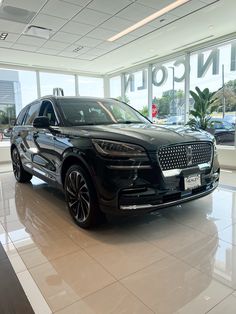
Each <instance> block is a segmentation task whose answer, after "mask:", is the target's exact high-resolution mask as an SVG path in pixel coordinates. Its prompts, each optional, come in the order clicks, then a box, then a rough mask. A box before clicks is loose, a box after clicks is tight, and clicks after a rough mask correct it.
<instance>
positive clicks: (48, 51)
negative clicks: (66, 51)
mask: <svg viewBox="0 0 236 314" xmlns="http://www.w3.org/2000/svg"><path fill="white" fill-rule="evenodd" d="M37 53H43V54H46V55H52V56H56V55H58V53H59V51H58V50H53V49H46V48H40V49H39V50H37Z"/></svg>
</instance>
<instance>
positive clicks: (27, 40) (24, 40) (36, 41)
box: [16, 35, 46, 47]
mask: <svg viewBox="0 0 236 314" xmlns="http://www.w3.org/2000/svg"><path fill="white" fill-rule="evenodd" d="M16 43H17V44H23V45H28V46H34V47H40V46H42V45H43V44H44V43H46V39H41V38H37V37H32V36H26V35H22V36H21V37H20V38H19V39H18V40H17V42H16Z"/></svg>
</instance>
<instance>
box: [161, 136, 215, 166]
mask: <svg viewBox="0 0 236 314" xmlns="http://www.w3.org/2000/svg"><path fill="white" fill-rule="evenodd" d="M158 158H159V162H160V166H161V168H162V170H163V171H165V170H171V169H184V168H188V167H194V166H197V165H199V164H204V163H210V162H211V158H212V144H211V143H201V142H198V143H190V144H183V145H169V146H162V147H161V148H160V149H159V151H158Z"/></svg>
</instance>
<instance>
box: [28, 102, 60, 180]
mask: <svg viewBox="0 0 236 314" xmlns="http://www.w3.org/2000/svg"><path fill="white" fill-rule="evenodd" d="M38 116H46V117H48V118H49V121H50V127H49V128H47V129H45V128H43V129H42V128H34V130H33V140H34V144H35V146H36V147H37V152H36V153H35V154H33V156H32V162H33V167H34V171H36V172H37V173H38V174H39V175H41V176H44V177H46V178H47V179H49V180H51V181H56V167H55V135H56V127H57V125H58V123H59V121H58V118H57V116H56V113H55V110H54V107H53V103H52V101H50V100H48V99H44V100H43V101H42V103H41V107H40V111H39V115H38Z"/></svg>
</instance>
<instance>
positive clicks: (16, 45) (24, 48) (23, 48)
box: [11, 44, 38, 52]
mask: <svg viewBox="0 0 236 314" xmlns="http://www.w3.org/2000/svg"><path fill="white" fill-rule="evenodd" d="M11 49H18V50H23V51H33V52H34V51H36V50H37V49H38V47H33V46H26V45H20V44H14V45H13V47H11Z"/></svg>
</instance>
